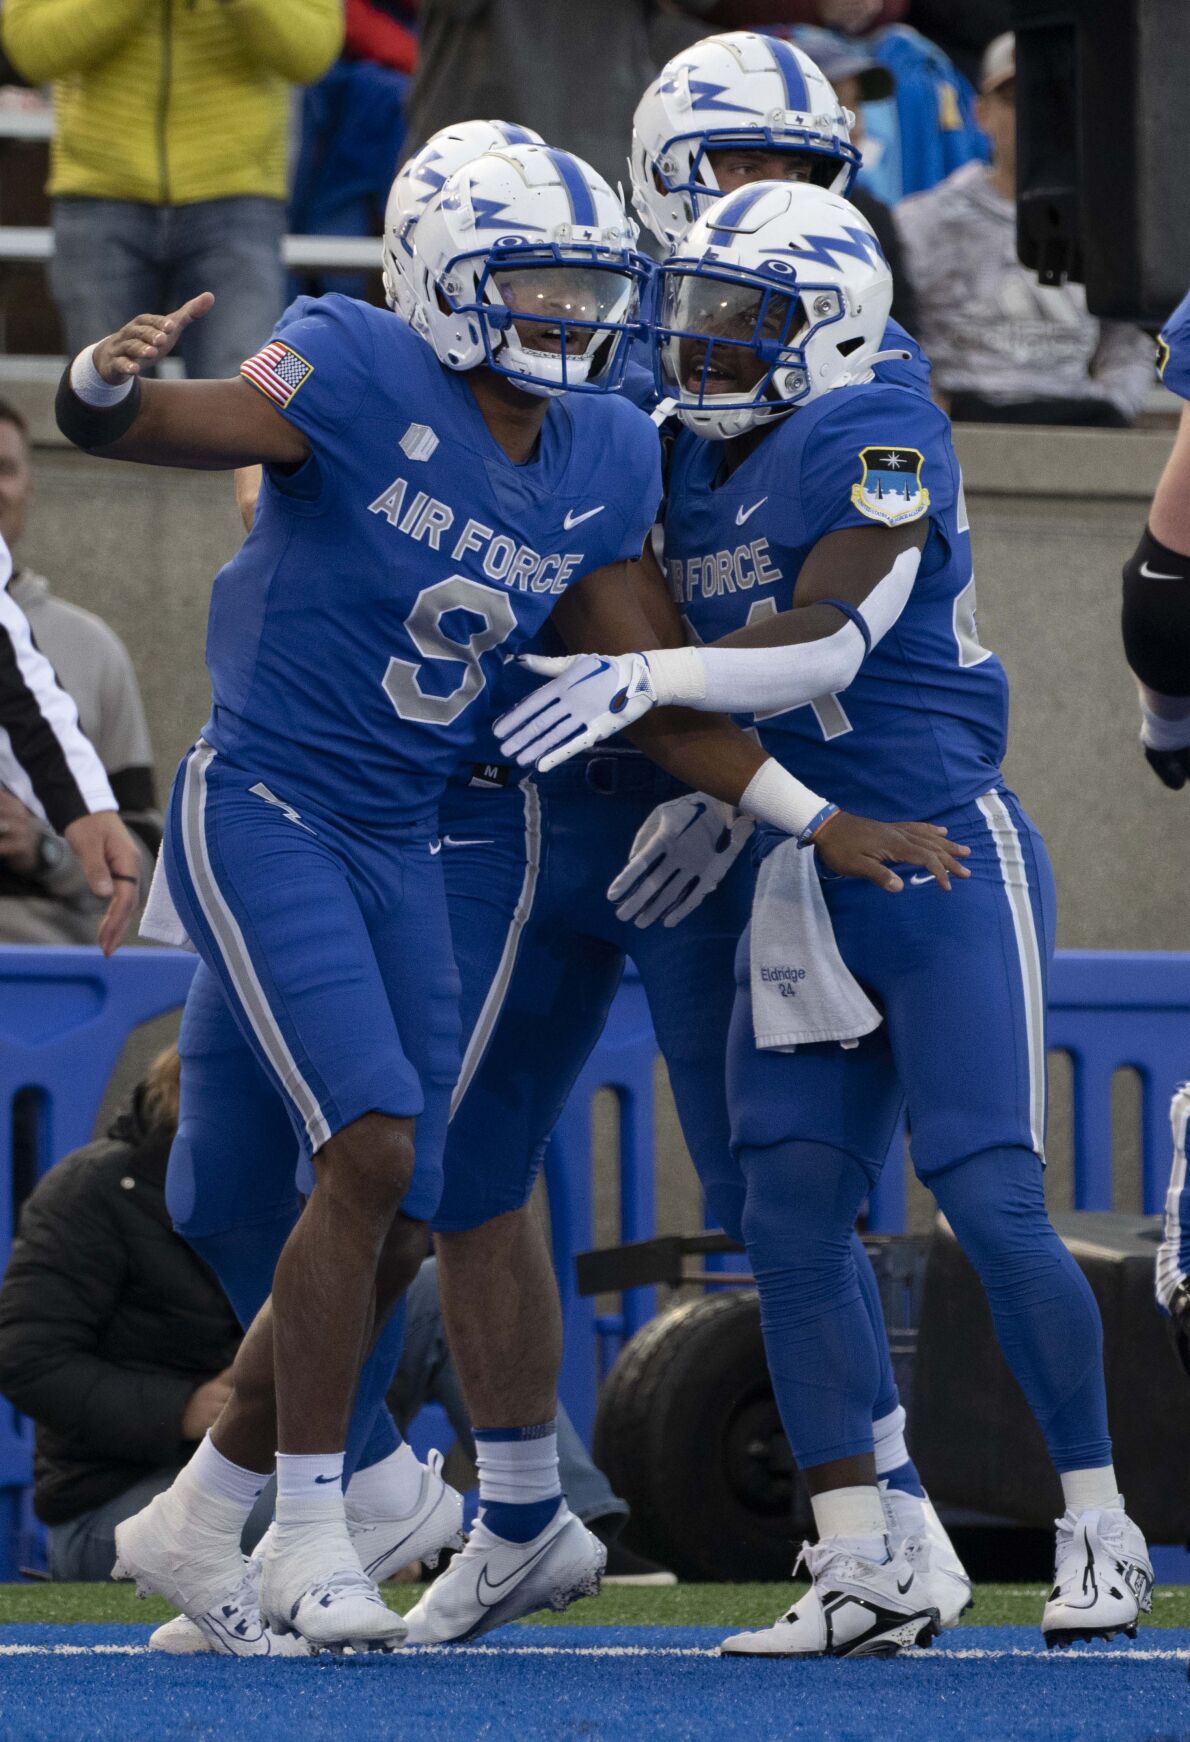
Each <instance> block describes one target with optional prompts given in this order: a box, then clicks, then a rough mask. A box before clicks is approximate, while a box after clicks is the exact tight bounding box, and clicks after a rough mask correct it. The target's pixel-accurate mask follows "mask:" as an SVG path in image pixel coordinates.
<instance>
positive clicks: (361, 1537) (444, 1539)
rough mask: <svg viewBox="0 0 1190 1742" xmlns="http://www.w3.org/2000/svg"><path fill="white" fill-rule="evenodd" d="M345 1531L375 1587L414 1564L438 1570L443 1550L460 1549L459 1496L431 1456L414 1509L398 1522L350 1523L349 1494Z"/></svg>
mask: <svg viewBox="0 0 1190 1742" xmlns="http://www.w3.org/2000/svg"><path fill="white" fill-rule="evenodd" d="M347 1531H348V1534H349V1535H350V1537H351V1545H352V1547H353V1548H354V1549H355V1551H356V1553H357V1554H358V1555H359V1559H360V1565H361V1566H362V1567H363V1569H364V1572H365V1573H366V1574H367V1575H368V1577H369V1578H370V1579H374V1580H375V1581H376V1583H377V1584H378V1585H381V1584H383V1583H384V1581H385V1579H391V1578H392V1576H393V1574H394V1573H399V1572H400V1571H401V1568H402V1567H407V1566H409V1565H411V1564H412V1562H414V1561H420V1562H421V1564H422V1565H423V1566H425V1567H436V1566H437V1565H438V1557H439V1556H440V1555H441V1554H442V1551H443V1550H444V1549H448V1548H462V1546H463V1543H464V1540H465V1537H464V1533H463V1496H462V1495H461V1494H460V1493H459V1492H458V1490H457V1489H455V1488H452V1487H451V1486H450V1483H449V1482H444V1481H443V1479H442V1453H441V1452H431V1453H430V1455H429V1458H428V1459H427V1461H426V1463H425V1465H424V1467H423V1469H422V1473H421V1492H420V1494H419V1495H418V1497H417V1504H416V1505H415V1506H414V1507H413V1509H412V1511H410V1512H407V1513H405V1514H404V1515H403V1516H401V1517H393V1518H382V1519H376V1518H366V1519H365V1518H358V1519H357V1518H353V1517H352V1515H351V1493H350V1490H348V1493H347Z"/></svg>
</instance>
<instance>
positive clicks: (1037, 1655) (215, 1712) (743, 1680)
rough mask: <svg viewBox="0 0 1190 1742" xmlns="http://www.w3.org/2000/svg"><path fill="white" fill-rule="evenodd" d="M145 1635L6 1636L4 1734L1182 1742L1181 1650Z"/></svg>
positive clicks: (514, 1636) (617, 1636) (651, 1633)
mask: <svg viewBox="0 0 1190 1742" xmlns="http://www.w3.org/2000/svg"><path fill="white" fill-rule="evenodd" d="M148 1634H149V1629H148V1628H147V1627H82V1626H75V1627H33V1626H30V1627H4V1628H0V1737H3V1738H4V1742H9V1739H10V1738H11V1739H13V1742H17V1739H20V1742H32V1739H34V1738H45V1742H62V1738H66V1737H69V1738H87V1739H91V1738H94V1739H96V1742H101V1739H105V1738H113V1739H116V1738H118V1739H119V1742H160V1739H163V1738H167V1737H168V1738H182V1737H185V1738H191V1737H196V1738H198V1737H201V1738H219V1739H222V1738H225V1737H226V1738H228V1739H229V1742H231V1739H232V1738H234V1739H235V1742H265V1739H266V1738H267V1742H306V1739H307V1738H309V1739H310V1742H313V1739H314V1738H319V1739H323V1738H327V1737H339V1736H342V1737H350V1738H353V1739H354V1738H356V1737H361V1738H362V1737H375V1738H377V1739H383V1742H404V1739H405V1738H409V1739H410V1742H446V1739H447V1738H450V1739H452V1742H454V1739H469V1738H480V1737H482V1738H485V1739H486V1738H492V1739H495V1738H504V1737H508V1738H516V1739H517V1742H520V1739H521V1738H524V1739H525V1742H538V1738H540V1739H541V1742H562V1739H569V1738H582V1739H583V1742H613V1739H614V1742H621V1739H623V1742H627V1739H628V1738H633V1739H634V1742H635V1739H639V1738H646V1739H648V1742H661V1739H669V1738H683V1739H684V1738H691V1739H693V1738H699V1739H700V1742H701V1739H705V1738H710V1739H712V1742H718V1739H719V1738H723V1739H729V1738H731V1739H734V1738H741V1739H744V1738H747V1742H776V1739H777V1738H791V1737H792V1738H797V1737H813V1738H815V1739H816V1742H827V1739H832V1742H833V1739H835V1738H840V1739H841V1738H846V1739H847V1742H851V1739H853V1738H854V1739H855V1742H955V1738H956V1737H980V1738H990V1739H995V1742H999V1739H1000V1738H1011V1739H1012V1742H1022V1739H1025V1738H1038V1739H1042V1738H1044V1739H1045V1742H1067V1739H1069V1742H1141V1739H1142V1738H1143V1739H1146V1742H1157V1739H1160V1742H1175V1739H1177V1738H1190V1687H1188V1686H1187V1682H1186V1668H1185V1659H1186V1651H1187V1646H1188V1645H1190V1633H1187V1632H1185V1631H1179V1630H1175V1629H1164V1628H1163V1629H1155V1630H1151V1631H1148V1632H1146V1633H1144V1634H1142V1636H1141V1638H1140V1639H1139V1640H1138V1641H1137V1642H1136V1644H1130V1643H1129V1642H1127V1641H1123V1640H1116V1641H1114V1642H1113V1643H1112V1644H1111V1645H1110V1646H1096V1647H1082V1648H1080V1649H1079V1650H1078V1651H1077V1652H1070V1653H1066V1654H1058V1653H1056V1652H1055V1653H1049V1654H1047V1653H1046V1652H1045V1651H1044V1650H1043V1649H1042V1646H1041V1642H1040V1639H1039V1637H1038V1635H1037V1634H1036V1633H1035V1632H1034V1631H1033V1630H1032V1629H1029V1628H1023V1627H983V1628H981V1627H967V1628H963V1629H962V1631H961V1632H959V1633H948V1634H946V1635H944V1637H943V1639H942V1640H941V1642H940V1643H939V1644H938V1645H937V1646H935V1647H934V1648H933V1649H931V1650H930V1651H925V1652H913V1653H910V1654H906V1655H904V1656H902V1657H900V1658H898V1659H896V1660H894V1661H892V1662H867V1663H865V1662H855V1663H828V1662H821V1661H819V1662H812V1663H786V1662H780V1661H777V1662H767V1663H755V1662H741V1661H738V1660H725V1659H717V1658H714V1657H712V1656H709V1655H707V1654H708V1652H709V1650H710V1648H711V1647H712V1646H713V1645H715V1643H716V1642H717V1641H718V1640H719V1639H721V1638H722V1637H723V1630H722V1629H721V1628H704V1627H682V1628H676V1627H675V1628H654V1627H626V1628H611V1627H555V1628H549V1629H544V1628H543V1629H537V1628H524V1627H509V1628H505V1629H504V1630H503V1631H502V1632H500V1633H498V1634H495V1635H493V1636H491V1638H490V1639H488V1640H486V1641H485V1642H484V1643H483V1644H482V1645H481V1646H479V1647H474V1646H473V1647H469V1648H465V1649H462V1650H454V1651H441V1650H440V1651H419V1652H408V1653H403V1654H400V1655H397V1656H393V1657H390V1658H371V1659H360V1660H356V1661H353V1660H350V1659H343V1660H338V1661H336V1660H331V1659H319V1660H316V1661H309V1660H306V1661H297V1662H292V1661H291V1662H284V1663H272V1664H270V1663H256V1662H251V1663H233V1662H229V1661H228V1660H226V1659H213V1658H189V1659H186V1658H182V1659H178V1658H174V1659H169V1658H161V1657H150V1656H149V1654H148V1653H147V1652H145V1651H144V1642H145V1640H146V1639H147V1638H148Z"/></svg>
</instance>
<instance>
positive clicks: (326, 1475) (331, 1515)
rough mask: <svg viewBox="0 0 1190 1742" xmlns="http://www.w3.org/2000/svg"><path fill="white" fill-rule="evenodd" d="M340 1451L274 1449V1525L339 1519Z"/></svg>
mask: <svg viewBox="0 0 1190 1742" xmlns="http://www.w3.org/2000/svg"><path fill="white" fill-rule="evenodd" d="M343 1517H344V1501H343V1453H342V1452H318V1453H315V1454H313V1455H312V1456H306V1455H303V1454H301V1453H297V1452H278V1453H277V1511H276V1518H277V1523H278V1525H285V1524H313V1523H316V1522H319V1521H321V1520H334V1519H340V1520H341V1519H342V1518H343Z"/></svg>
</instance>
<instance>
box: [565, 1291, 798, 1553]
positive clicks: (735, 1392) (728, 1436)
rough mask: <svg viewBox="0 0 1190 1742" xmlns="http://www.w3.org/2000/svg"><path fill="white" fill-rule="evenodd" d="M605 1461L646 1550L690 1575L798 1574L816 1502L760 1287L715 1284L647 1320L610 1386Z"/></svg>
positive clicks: (601, 1458) (601, 1443) (601, 1438)
mask: <svg viewBox="0 0 1190 1742" xmlns="http://www.w3.org/2000/svg"><path fill="white" fill-rule="evenodd" d="M595 1461H596V1463H597V1464H598V1465H599V1467H600V1468H601V1469H602V1470H603V1471H604V1472H605V1474H606V1475H607V1478H608V1480H609V1481H610V1483H611V1485H612V1487H613V1489H614V1490H615V1492H616V1493H617V1494H619V1495H620V1496H622V1498H623V1499H625V1500H626V1501H627V1502H628V1504H629V1505H630V1506H631V1508H632V1516H631V1518H630V1519H629V1520H628V1523H627V1525H626V1526H625V1530H624V1541H625V1543H626V1544H627V1545H628V1546H629V1547H630V1548H633V1549H635V1550H636V1551H637V1553H639V1554H643V1555H647V1556H648V1557H649V1558H650V1559H652V1560H657V1561H660V1562H661V1564H662V1565H663V1566H667V1567H671V1568H672V1569H673V1571H674V1572H675V1573H677V1575H678V1577H679V1578H681V1579H694V1580H741V1581H744V1580H753V1579H762V1580H777V1579H786V1578H788V1577H789V1574H790V1571H791V1570H792V1567H793V1560H794V1555H795V1553H796V1549H795V1547H794V1543H795V1541H796V1542H800V1541H801V1539H802V1537H803V1536H805V1535H807V1534H809V1533H810V1522H809V1512H810V1509H809V1501H808V1499H807V1496H806V1491H805V1487H804V1484H803V1483H802V1481H801V1478H800V1477H799V1476H798V1473H797V1469H796V1467H795V1465H794V1462H793V1457H792V1454H791V1453H790V1450H789V1442H788V1440H787V1439H786V1437H785V1434H784V1432H783V1430H782V1427H781V1421H780V1417H779V1416H778V1414H777V1406H776V1402H775V1400H774V1397H773V1388H772V1384H771V1382H770V1380H769V1376H768V1370H767V1368H766V1366H765V1359H764V1345H763V1343H762V1341H761V1334H760V1308H759V1305H758V1303H757V1299H756V1293H755V1290H752V1289H747V1290H732V1291H730V1292H724V1293H721V1294H709V1295H704V1296H703V1297H702V1298H701V1299H699V1300H695V1301H691V1302H689V1303H688V1304H686V1305H684V1306H678V1307H674V1308H673V1309H672V1310H671V1311H669V1312H667V1313H662V1314H661V1315H660V1316H659V1317H658V1318H655V1319H653V1320H652V1321H651V1322H650V1323H649V1324H647V1325H646V1326H645V1327H644V1329H643V1330H642V1331H640V1332H638V1334H637V1335H636V1336H635V1337H634V1338H633V1339H632V1341H631V1342H630V1343H629V1344H628V1346H627V1348H626V1349H625V1350H624V1352H623V1353H622V1354H621V1356H620V1359H619V1360H618V1361H617V1362H616V1364H615V1366H614V1367H613V1369H612V1371H611V1373H610V1374H609V1375H608V1379H607V1382H606V1384H605V1385H604V1387H603V1392H602V1395H601V1397H600V1400H599V1413H598V1416H597V1417H596V1422H595Z"/></svg>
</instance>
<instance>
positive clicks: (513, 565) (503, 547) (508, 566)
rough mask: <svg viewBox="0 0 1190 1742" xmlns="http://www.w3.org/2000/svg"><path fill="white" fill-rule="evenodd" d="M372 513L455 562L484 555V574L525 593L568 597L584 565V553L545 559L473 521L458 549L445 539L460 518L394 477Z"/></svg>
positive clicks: (465, 527)
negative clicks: (572, 581) (568, 589)
mask: <svg viewBox="0 0 1190 1742" xmlns="http://www.w3.org/2000/svg"><path fill="white" fill-rule="evenodd" d="M368 512H369V513H370V514H383V515H384V517H385V519H386V520H387V521H388V523H389V525H390V526H392V527H395V528H396V530H397V531H398V532H402V533H404V534H405V536H406V537H407V538H411V539H412V540H413V542H414V543H415V544H418V543H421V542H422V541H424V542H425V543H426V544H427V545H429V547H430V549H431V550H436V551H445V550H447V549H448V548H449V552H450V560H451V562H455V563H457V562H462V560H463V558H464V557H466V556H468V555H469V554H470V553H471V552H472V551H474V552H475V553H476V554H477V555H478V553H479V552H480V551H482V552H483V557H482V564H483V572H484V574H485V575H486V576H487V577H488V579H489V580H491V581H499V582H502V583H503V585H504V586H506V587H509V588H511V589H512V590H513V591H515V592H519V593H564V592H565V591H566V586H567V582H568V581H569V580H570V577H571V576H572V575H573V574H574V572H575V570H576V569H577V568H578V567H579V565H580V564H581V563H582V561H583V552H582V551H568V552H562V551H552V552H551V553H550V554H549V555H548V556H542V555H541V554H540V553H539V552H538V551H535V550H534V549H533V548H532V546H531V545H527V544H518V543H517V542H516V540H515V539H513V538H509V537H508V535H507V534H506V533H503V532H497V531H496V530H495V528H494V527H491V526H485V525H484V523H483V521H482V520H475V519H473V518H471V517H468V518H467V520H466V521H465V523H464V525H463V530H462V531H461V532H460V533H459V535H458V537H457V538H456V539H455V541H454V544H453V546H450V545H444V543H443V539H444V537H445V535H446V534H447V533H448V532H451V531H453V529H454V526H455V523H456V520H457V519H458V516H456V514H455V511H454V509H453V508H452V507H451V506H450V504H449V503H448V502H440V501H439V500H438V498H437V497H436V496H430V495H428V494H427V493H426V491H424V490H416V491H411V490H410V487H409V483H408V480H407V479H405V478H394V479H393V481H392V483H391V484H390V485H389V486H388V489H387V490H384V491H382V493H381V494H380V495H379V496H377V498H376V500H375V501H374V502H369V504H368Z"/></svg>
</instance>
